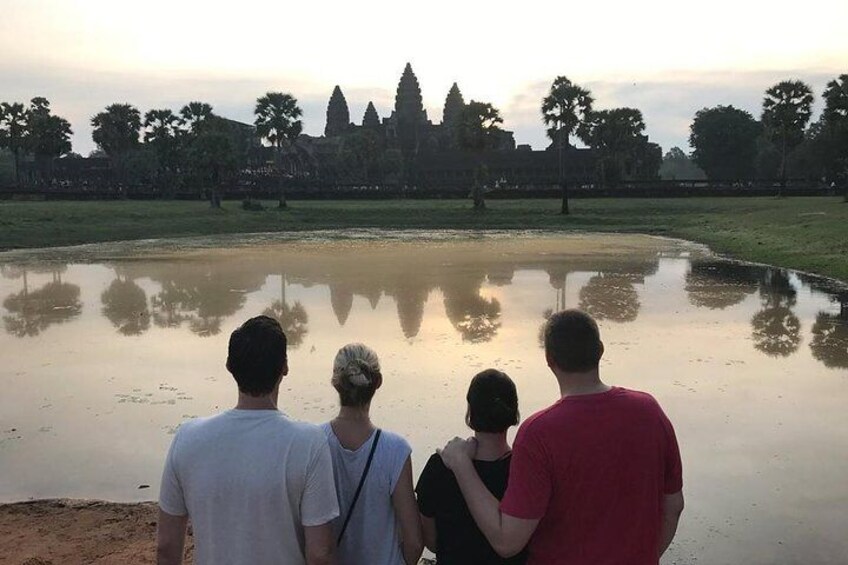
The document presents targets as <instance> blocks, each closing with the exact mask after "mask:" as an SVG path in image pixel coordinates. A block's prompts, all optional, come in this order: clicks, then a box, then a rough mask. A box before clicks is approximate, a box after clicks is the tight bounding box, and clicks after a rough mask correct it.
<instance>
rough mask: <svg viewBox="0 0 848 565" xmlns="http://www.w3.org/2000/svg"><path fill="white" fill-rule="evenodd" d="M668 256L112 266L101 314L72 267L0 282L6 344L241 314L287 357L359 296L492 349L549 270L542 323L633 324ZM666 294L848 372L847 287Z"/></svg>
mask: <svg viewBox="0 0 848 565" xmlns="http://www.w3.org/2000/svg"><path fill="white" fill-rule="evenodd" d="M660 260H661V258H660V257H659V256H657V254H656V253H651V252H648V253H636V254H628V255H627V256H621V255H604V254H600V255H593V256H585V257H583V256H579V255H577V256H571V255H569V256H559V257H557V256H551V254H550V253H540V254H538V255H533V254H522V255H520V256H519V255H516V254H509V253H502V254H475V253H468V252H467V250H462V249H459V250H458V249H454V248H452V247H451V246H450V245H436V246H434V247H415V248H410V249H404V248H401V249H390V248H389V249H385V248H380V247H379V246H378V247H365V248H361V249H360V248H347V247H346V246H345V245H341V246H340V247H336V248H330V249H326V248H318V247H316V248H306V249H297V250H295V251H294V252H289V251H286V250H276V251H270V250H266V252H259V253H255V252H250V253H239V252H228V253H224V254H217V253H210V254H203V253H193V254H190V255H188V256H184V257H183V256H165V257H159V258H156V259H155V260H132V261H118V262H112V263H107V264H105V266H107V267H108V268H109V269H110V270H111V272H112V275H111V281H110V282H109V284H108V285H106V287H105V289H104V290H102V292H100V293H99V303H96V304H95V303H94V301H89V302H88V303H86V304H83V302H82V300H81V298H80V296H81V292H80V286H79V285H84V284H85V281H69V280H66V279H67V276H66V273H67V271H68V265H67V264H65V263H55V262H51V263H40V264H27V263H20V264H16V263H7V264H5V265H3V266H2V270H0V277H2V279H5V280H6V281H14V284H13V286H14V288H15V290H14V291H13V292H11V293H10V294H8V295H7V296H6V297H5V299H4V300H3V302H2V305H3V324H4V327H5V330H6V332H7V333H8V334H9V335H12V336H15V337H19V338H33V337H36V336H39V335H41V334H42V333H43V332H45V331H46V330H47V329H48V328H50V327H51V326H53V325H56V324H65V323H72V322H73V321H74V320H77V319H79V318H80V315H81V313H82V312H83V310H84V309H90V310H97V311H99V312H100V313H101V314H102V315H103V317H105V318H106V319H107V320H108V321H109V322H110V324H111V325H112V326H113V327H114V329H115V331H116V332H117V334H119V335H123V336H141V335H144V334H145V333H147V332H149V331H150V330H151V329H152V328H162V329H177V328H185V329H187V330H188V331H190V332H191V333H193V334H195V335H197V336H200V337H209V336H214V335H218V334H220V333H221V332H224V331H227V332H228V331H229V330H230V328H231V327H233V326H235V325H236V324H238V323H239V322H240V321H241V318H243V317H247V316H248V315H255V314H258V313H262V314H265V315H268V316H272V317H274V318H276V319H278V320H279V321H280V323H281V324H282V326H283V328H284V329H285V331H286V334H287V335H288V337H289V344H290V347H292V348H293V349H296V348H298V347H300V346H301V345H302V344H303V343H304V342H305V341H306V339H307V336H308V335H309V333H310V314H309V312H310V310H312V309H315V308H319V307H323V306H325V305H326V303H327V302H328V303H329V306H330V308H331V309H332V312H333V314H334V317H335V319H336V321H337V323H338V327H340V328H343V327H345V325H346V324H347V323H348V321H349V320H350V319H351V317H355V316H357V315H359V314H360V312H359V309H358V308H356V307H355V306H354V305H355V298H362V299H364V300H365V303H366V304H367V305H368V306H369V307H370V309H371V310H375V309H377V307H378V305H380V304H381V301H384V300H387V301H390V302H392V303H393V306H394V309H395V311H396V323H397V327H398V334H397V338H398V339H405V340H414V339H415V338H416V337H417V336H418V334H419V332H420V330H421V326H422V322H423V320H424V317H425V305H426V304H427V303H428V301H429V300H438V301H440V302H441V308H442V311H443V313H444V317H445V318H446V319H447V321H448V322H449V323H450V325H451V327H452V328H453V329H454V330H455V332H456V336H457V337H458V338H459V339H460V341H461V342H465V343H469V344H475V343H485V342H488V341H490V340H492V339H493V338H494V337H496V336H497V335H498V332H499V331H501V329H502V327H503V325H504V323H507V322H506V321H505V320H504V319H503V318H504V316H503V313H504V310H505V309H506V308H508V307H509V305H507V304H504V303H503V302H502V301H503V300H504V298H503V295H504V292H502V291H503V290H504V289H510V288H511V287H513V286H519V287H520V285H521V284H522V283H521V281H520V279H522V277H523V275H524V274H527V273H544V275H545V276H546V278H547V281H548V285H549V287H550V294H547V295H545V296H544V297H538V298H539V300H540V302H541V303H542V304H541V306H540V308H539V318H538V319H539V320H540V323H541V322H542V321H543V320H544V319H546V318H547V316H549V315H550V313H551V312H553V311H554V310H557V309H561V308H564V307H579V308H581V309H583V310H585V311H587V312H589V313H590V314H591V315H592V316H594V317H595V318H596V319H597V320H598V321H599V322H600V323H601V324H604V323H613V324H630V323H633V322H635V321H636V320H637V318H638V317H639V316H640V312H641V310H642V308H643V301H644V300H645V293H646V290H645V281H646V279H648V278H651V277H655V276H656V274H657V270H658V268H659V265H660ZM678 260H679V258H678ZM81 267H82V268H85V267H86V266H85V265H83V266H81ZM516 279H519V280H516ZM33 280H36V281H37V282H35V283H34V282H33ZM7 286H8V285H7ZM270 287H273V288H274V289H275V290H274V298H273V299H271V300H268V301H267V303H266V304H264V306H263V307H262V309H261V311H260V312H255V311H251V312H249V313H247V312H244V310H245V307H246V304H247V302H248V298H249V297H250V296H252V295H255V294H257V293H258V292H259V291H260V289H266V290H267V289H268V288H270ZM314 288H324V289H326V290H327V292H326V293H325V294H327V295H328V296H324V295H316V294H315V293H311V294H309V295H308V296H301V294H303V293H302V292H300V293H296V294H295V295H294V296H292V289H298V290H303V289H314ZM799 290H804V291H809V292H815V293H819V294H822V295H825V296H827V297H829V299H830V300H831V301H832V303H833V304H834V308H829V309H824V310H821V311H818V312H816V314H815V316H814V317H813V319H811V320H809V321H808V323H805V324H802V320H801V319H800V318H799V315H798V314H797V313H796V311H795V310H796V306H797V300H798V293H799ZM665 292H671V293H674V292H677V293H681V294H685V296H686V299H687V300H688V303H689V304H690V305H691V306H692V307H694V308H695V310H696V311H697V310H705V311H714V312H715V316H717V317H718V318H720V317H721V315H722V314H721V313H722V312H723V311H726V310H730V309H734V308H742V309H746V310H748V311H750V332H751V333H750V336H751V338H750V339H751V343H752V346H753V348H754V349H755V350H756V351H758V352H760V353H763V354H765V355H767V356H771V357H776V358H782V357H788V356H791V355H793V354H795V353H796V352H798V350H799V349H800V348H801V345H802V343H804V342H805V341H806V342H808V343H809V349H810V352H811V353H812V355H813V357H814V358H815V359H816V360H818V361H820V362H821V363H822V364H824V365H825V366H827V367H831V368H846V367H848V314H846V310H848V308H846V302H848V299H846V296H848V295H846V292H845V291H844V290H839V289H833V288H825V287H824V286H823V285H822V284H820V281H818V280H817V279H813V278H809V277H800V278H799V277H796V276H794V275H792V274H790V273H789V272H788V271H785V270H782V269H777V268H768V267H761V266H753V265H745V264H741V263H736V262H731V261H724V260H717V259H714V258H702V259H695V260H691V261H688V266H687V268H686V270H685V272H684V273H681V276H679V277H676V280H673V281H671V284H670V287H669V288H668V289H666V291H665ZM569 300H570V302H569ZM805 327H806V329H805ZM805 333H806V335H805ZM362 339H367V336H363V337H362ZM540 339H541V337H540Z"/></svg>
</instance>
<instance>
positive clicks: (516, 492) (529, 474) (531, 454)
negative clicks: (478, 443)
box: [501, 427, 553, 520]
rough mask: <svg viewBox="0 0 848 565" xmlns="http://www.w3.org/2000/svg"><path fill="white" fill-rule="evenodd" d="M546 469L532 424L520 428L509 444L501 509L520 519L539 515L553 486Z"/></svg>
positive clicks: (546, 463) (542, 513)
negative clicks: (510, 453)
mask: <svg viewBox="0 0 848 565" xmlns="http://www.w3.org/2000/svg"><path fill="white" fill-rule="evenodd" d="M550 471H551V469H550V464H549V459H548V457H547V454H546V453H545V450H544V448H543V447H542V444H541V442H540V441H539V439H538V438H537V437H536V436H535V435H534V434H533V433H532V428H527V427H524V428H522V429H521V430H520V431H519V433H518V435H517V436H516V438H515V443H514V444H513V448H512V461H511V462H510V465H509V481H508V483H507V488H506V493H504V497H503V500H502V501H501V511H502V512H503V513H504V514H508V515H510V516H513V517H515V518H521V519H524V520H538V519H540V518H542V517H543V516H544V515H545V512H546V511H547V509H548V503H549V502H550V499H551V493H552V489H553V482H552V477H551V472H550Z"/></svg>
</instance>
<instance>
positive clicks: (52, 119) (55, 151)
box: [26, 97, 73, 180]
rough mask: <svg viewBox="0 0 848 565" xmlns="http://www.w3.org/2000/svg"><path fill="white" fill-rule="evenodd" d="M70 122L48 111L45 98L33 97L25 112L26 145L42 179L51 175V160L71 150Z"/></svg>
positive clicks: (48, 104) (48, 105)
mask: <svg viewBox="0 0 848 565" xmlns="http://www.w3.org/2000/svg"><path fill="white" fill-rule="evenodd" d="M71 135H73V131H72V130H71V124H70V122H68V120H66V119H64V118H61V117H59V116H56V115H54V114H53V113H52V112H51V111H50V102H49V101H48V100H47V99H46V98H40V97H37V98H33V99H32V102H31V104H30V108H29V112H27V137H26V147H27V149H28V150H29V151H30V152H31V153H32V155H33V156H34V157H35V163H36V166H37V169H38V171H39V173H40V174H41V177H42V180H46V177H48V176H51V174H52V169H53V160H54V159H56V158H57V157H61V156H62V155H64V154H66V153H68V152H69V151H70V150H71Z"/></svg>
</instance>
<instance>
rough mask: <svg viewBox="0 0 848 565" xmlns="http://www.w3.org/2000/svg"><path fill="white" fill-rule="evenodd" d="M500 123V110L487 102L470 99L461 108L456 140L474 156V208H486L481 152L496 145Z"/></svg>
mask: <svg viewBox="0 0 848 565" xmlns="http://www.w3.org/2000/svg"><path fill="white" fill-rule="evenodd" d="M502 123H503V119H502V118H501V115H500V112H499V111H498V109H497V108H495V107H494V106H492V105H491V104H489V103H488V102H476V101H474V100H472V101H471V102H469V103H468V104H466V105H465V107H464V108H463V109H462V116H461V119H460V122H459V124H458V126H457V142H458V143H459V146H460V147H461V148H462V149H465V150H467V151H470V152H472V153H473V154H474V155H475V156H476V160H477V166H476V167H475V170H474V184H473V185H472V187H471V195H472V199H473V200H474V209H475V210H484V209H485V208H486V201H485V199H484V197H483V188H484V186H485V185H486V181H487V171H486V166H485V165H484V164H483V154H484V153H485V151H486V150H487V149H494V148H495V147H497V143H498V135H499V134H500V132H501V129H500V127H498V124H502Z"/></svg>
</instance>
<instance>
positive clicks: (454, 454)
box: [436, 437, 477, 471]
mask: <svg viewBox="0 0 848 565" xmlns="http://www.w3.org/2000/svg"><path fill="white" fill-rule="evenodd" d="M436 453H438V454H439V455H440V456H441V458H442V462H444V464H445V467H447V468H448V469H450V470H451V471H455V470H456V469H457V467H459V466H461V465H464V464H467V463H471V461H472V460H473V459H474V455H475V454H476V453H477V440H476V439H474V438H473V437H470V438H468V439H462V438H461V437H455V438H453V439H452V440H450V441H449V442H448V443H447V444H446V445H445V447H444V448H443V449H437V450H436Z"/></svg>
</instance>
